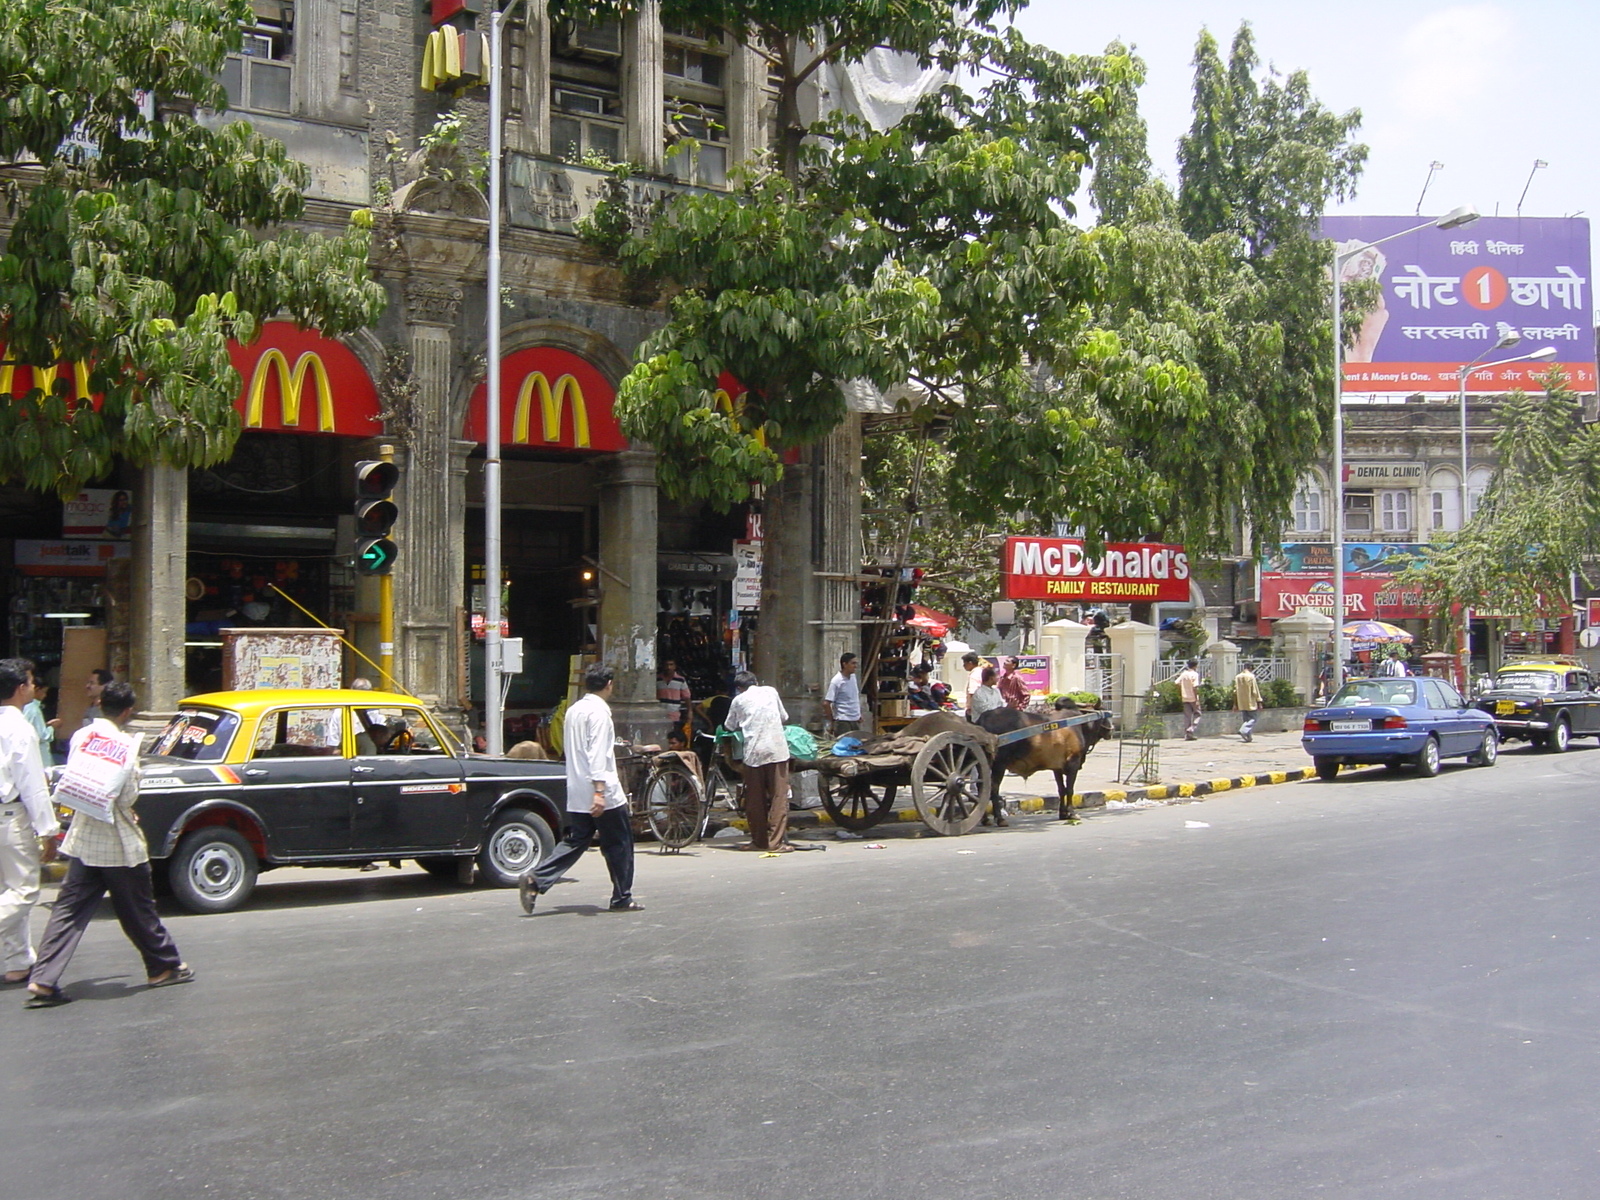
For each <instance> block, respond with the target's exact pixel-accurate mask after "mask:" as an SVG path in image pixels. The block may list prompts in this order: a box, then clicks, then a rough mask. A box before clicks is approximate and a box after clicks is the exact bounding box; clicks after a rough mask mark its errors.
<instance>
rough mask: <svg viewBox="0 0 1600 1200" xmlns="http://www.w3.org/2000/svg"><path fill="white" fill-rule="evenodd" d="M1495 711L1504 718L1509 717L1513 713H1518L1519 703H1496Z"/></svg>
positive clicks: (1513, 701) (1510, 701) (1507, 701)
mask: <svg viewBox="0 0 1600 1200" xmlns="http://www.w3.org/2000/svg"><path fill="white" fill-rule="evenodd" d="M1494 711H1495V712H1496V713H1498V714H1499V715H1500V716H1502V717H1509V716H1510V715H1511V714H1512V713H1514V712H1516V711H1517V702H1516V701H1515V700H1499V701H1496V702H1495V706H1494Z"/></svg>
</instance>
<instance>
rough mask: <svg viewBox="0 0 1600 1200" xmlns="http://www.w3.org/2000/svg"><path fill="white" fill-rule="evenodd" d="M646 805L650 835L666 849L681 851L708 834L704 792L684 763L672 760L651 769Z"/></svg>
mask: <svg viewBox="0 0 1600 1200" xmlns="http://www.w3.org/2000/svg"><path fill="white" fill-rule="evenodd" d="M644 803H645V818H646V819H647V820H648V821H649V822H650V832H651V833H653V834H655V837H656V841H658V842H660V843H661V845H662V846H663V847H664V848H665V849H669V850H681V849H683V848H684V847H685V846H687V845H689V844H690V843H691V842H693V841H695V840H696V839H698V838H699V837H700V835H701V834H702V833H704V832H705V828H706V816H707V812H706V792H705V789H704V788H703V787H701V786H700V781H699V780H698V779H696V778H695V776H694V772H693V771H691V770H690V769H689V768H688V767H687V766H686V765H685V764H683V763H681V762H678V761H676V760H672V759H669V760H666V761H663V762H659V763H657V764H656V765H655V766H654V767H652V768H651V770H650V775H649V778H647V779H646V780H645V785H644Z"/></svg>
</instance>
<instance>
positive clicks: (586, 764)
mask: <svg viewBox="0 0 1600 1200" xmlns="http://www.w3.org/2000/svg"><path fill="white" fill-rule="evenodd" d="M612 680H613V672H612V670H611V668H610V667H608V666H604V665H603V664H600V663H595V664H594V665H593V666H591V667H590V668H589V669H588V670H586V671H585V672H584V673H583V689H584V694H583V697H582V699H580V700H578V702H577V703H575V704H574V705H572V707H571V708H569V709H567V716H566V723H565V725H564V726H563V730H562V748H563V749H564V750H565V751H566V756H567V836H566V837H565V839H563V840H562V842H561V844H560V845H559V846H557V847H556V849H555V853H554V854H552V855H551V856H550V857H549V858H547V859H545V860H544V862H542V863H540V864H539V865H538V867H536V868H535V869H534V870H532V871H529V872H528V873H527V874H526V875H524V876H523V877H522V882H521V886H520V888H519V889H518V892H519V895H520V898H521V900H522V911H523V912H525V913H528V914H530V915H531V914H532V913H533V906H534V903H535V902H536V901H537V900H538V898H539V897H540V896H542V895H544V894H545V893H546V892H548V891H549V890H550V887H551V885H552V884H554V883H555V881H556V880H558V879H560V878H561V877H562V876H563V875H565V874H566V873H567V870H568V868H570V867H572V866H573V865H575V864H576V863H577V861H578V860H579V859H580V858H582V857H583V855H584V852H585V851H586V850H588V849H589V847H590V845H592V844H593V843H594V842H595V840H596V839H598V840H599V842H600V853H601V855H602V856H603V857H604V858H605V860H606V870H607V871H608V872H609V873H610V875H611V904H610V909H611V911H612V912H639V911H640V910H641V909H643V908H644V905H642V904H640V903H639V902H638V901H636V900H635V899H634V898H633V821H632V818H631V816H630V815H629V813H628V797H627V794H626V793H625V792H624V791H623V790H622V780H621V778H620V777H619V776H618V775H617V728H616V725H615V724H614V723H613V721H612V719H611V705H609V704H608V703H606V701H608V700H610V699H611V688H612Z"/></svg>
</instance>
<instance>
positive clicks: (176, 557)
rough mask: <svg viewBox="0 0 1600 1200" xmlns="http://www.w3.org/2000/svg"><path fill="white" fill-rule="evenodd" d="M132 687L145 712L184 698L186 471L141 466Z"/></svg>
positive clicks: (166, 709) (165, 708)
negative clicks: (142, 467)
mask: <svg viewBox="0 0 1600 1200" xmlns="http://www.w3.org/2000/svg"><path fill="white" fill-rule="evenodd" d="M132 570H133V587H132V589H131V590H132V593H133V595H132V605H133V614H132V621H131V633H132V655H131V658H132V666H133V680H132V682H133V690H134V691H135V692H136V693H137V694H138V697H139V709H140V711H141V712H145V713H170V712H174V711H176V710H177V707H178V702H179V701H180V700H182V699H183V695H184V691H185V690H186V689H185V681H184V677H183V673H184V672H183V668H184V653H183V639H184V624H185V619H186V617H187V612H186V609H185V605H184V595H183V588H184V583H185V581H186V580H187V579H188V577H189V472H188V471H186V470H182V469H180V468H176V467H146V468H144V470H143V471H142V472H141V473H140V479H139V483H138V486H137V487H136V489H135V491H134V498H133V568H132Z"/></svg>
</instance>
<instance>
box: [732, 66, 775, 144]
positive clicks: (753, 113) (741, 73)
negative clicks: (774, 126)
mask: <svg viewBox="0 0 1600 1200" xmlns="http://www.w3.org/2000/svg"><path fill="white" fill-rule="evenodd" d="M766 88H767V60H766V59H765V58H763V57H762V56H761V55H760V54H759V53H758V52H757V51H755V50H752V49H751V48H750V47H748V46H743V45H735V46H734V48H733V53H731V54H730V55H729V56H728V165H729V166H735V165H738V164H741V163H746V162H749V161H750V160H751V159H752V158H754V157H755V156H756V155H757V154H759V153H760V152H761V151H762V150H763V149H765V148H766V144H767V135H766V123H765V122H764V121H763V120H762V119H761V110H762V108H763V107H764V106H765V104H766V101H767V90H766Z"/></svg>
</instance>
